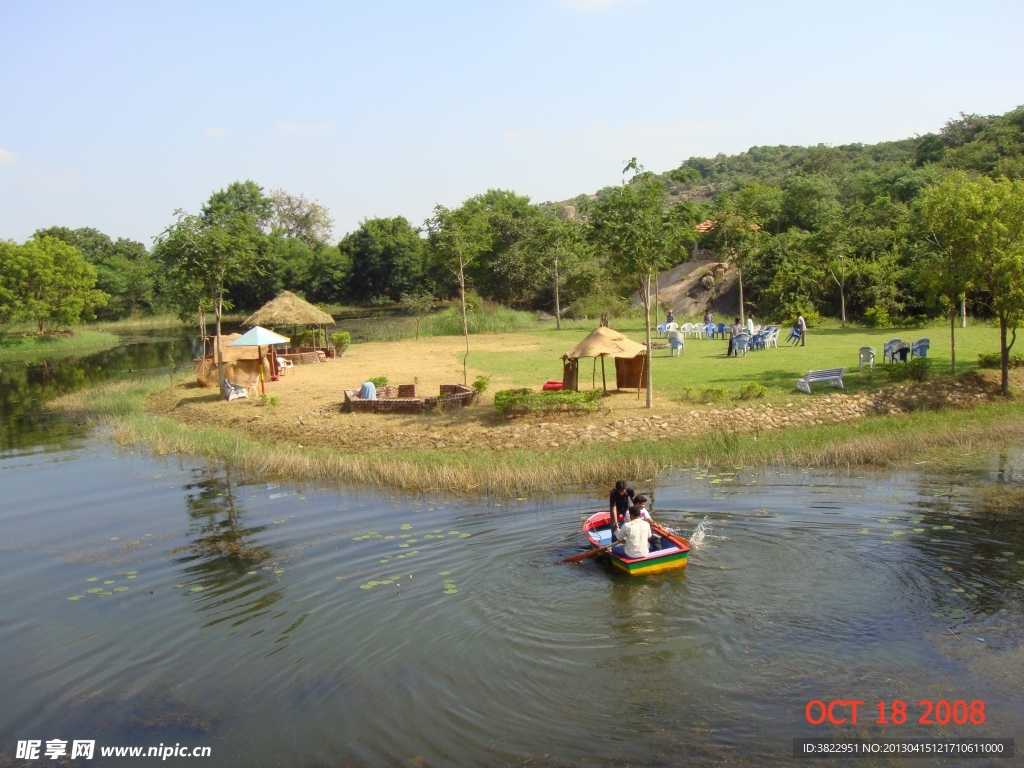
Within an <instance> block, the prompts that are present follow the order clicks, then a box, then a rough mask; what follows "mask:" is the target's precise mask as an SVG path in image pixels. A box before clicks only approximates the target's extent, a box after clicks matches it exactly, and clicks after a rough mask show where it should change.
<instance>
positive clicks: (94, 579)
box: [86, 576, 99, 581]
mask: <svg viewBox="0 0 1024 768" xmlns="http://www.w3.org/2000/svg"><path fill="white" fill-rule="evenodd" d="M86 581H99V579H98V578H97V577H96V576H93V577H92V578H90V579H86Z"/></svg>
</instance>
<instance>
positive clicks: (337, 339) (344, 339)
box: [331, 331, 352, 357]
mask: <svg viewBox="0 0 1024 768" xmlns="http://www.w3.org/2000/svg"><path fill="white" fill-rule="evenodd" d="M351 344H352V335H351V334H350V333H349V332H348V331H340V332H339V333H332V334H331V346H332V347H334V354H336V355H337V356H338V357H344V356H345V350H346V349H348V348H349V347H350V346H351Z"/></svg>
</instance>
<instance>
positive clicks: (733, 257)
mask: <svg viewBox="0 0 1024 768" xmlns="http://www.w3.org/2000/svg"><path fill="white" fill-rule="evenodd" d="M696 232H697V234H698V235H700V236H702V237H704V238H706V239H708V240H710V241H711V243H712V245H713V247H714V248H715V250H717V251H718V252H719V253H720V254H721V255H722V256H723V261H728V262H729V263H731V264H732V265H733V266H734V267H736V272H737V277H738V283H739V291H740V322H744V323H745V322H746V314H745V312H746V310H745V308H744V303H745V302H744V298H743V270H744V269H748V268H749V267H751V266H752V264H753V261H754V258H755V257H756V256H757V254H758V253H759V250H760V246H761V237H760V235H761V225H760V224H758V223H757V222H756V221H753V220H751V218H749V217H748V216H746V215H744V214H742V213H740V212H738V211H735V210H732V209H731V208H729V207H723V208H720V209H719V210H718V211H717V212H716V213H715V215H714V216H713V217H712V218H711V219H709V220H707V221H703V222H701V223H700V224H698V225H697V227H696Z"/></svg>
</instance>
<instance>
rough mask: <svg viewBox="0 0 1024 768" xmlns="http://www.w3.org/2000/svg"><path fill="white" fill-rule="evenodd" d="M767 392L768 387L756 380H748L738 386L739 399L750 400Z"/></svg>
mask: <svg viewBox="0 0 1024 768" xmlns="http://www.w3.org/2000/svg"><path fill="white" fill-rule="evenodd" d="M766 394H768V387H766V386H764V385H763V384H758V383H757V382H756V381H748V382H747V383H746V384H744V385H743V386H742V387H740V393H739V398H740V400H751V399H754V398H757V397H764V396H765V395H766Z"/></svg>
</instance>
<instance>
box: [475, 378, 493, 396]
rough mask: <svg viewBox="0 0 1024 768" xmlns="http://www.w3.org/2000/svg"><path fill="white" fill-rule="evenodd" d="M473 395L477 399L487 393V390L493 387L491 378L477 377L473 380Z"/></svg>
mask: <svg viewBox="0 0 1024 768" xmlns="http://www.w3.org/2000/svg"><path fill="white" fill-rule="evenodd" d="M472 386H473V394H475V395H476V396H477V397H479V396H480V395H482V394H483V393H484V392H486V391H487V388H488V387H490V386H491V377H490V376H477V377H476V378H475V379H473V385H472Z"/></svg>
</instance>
